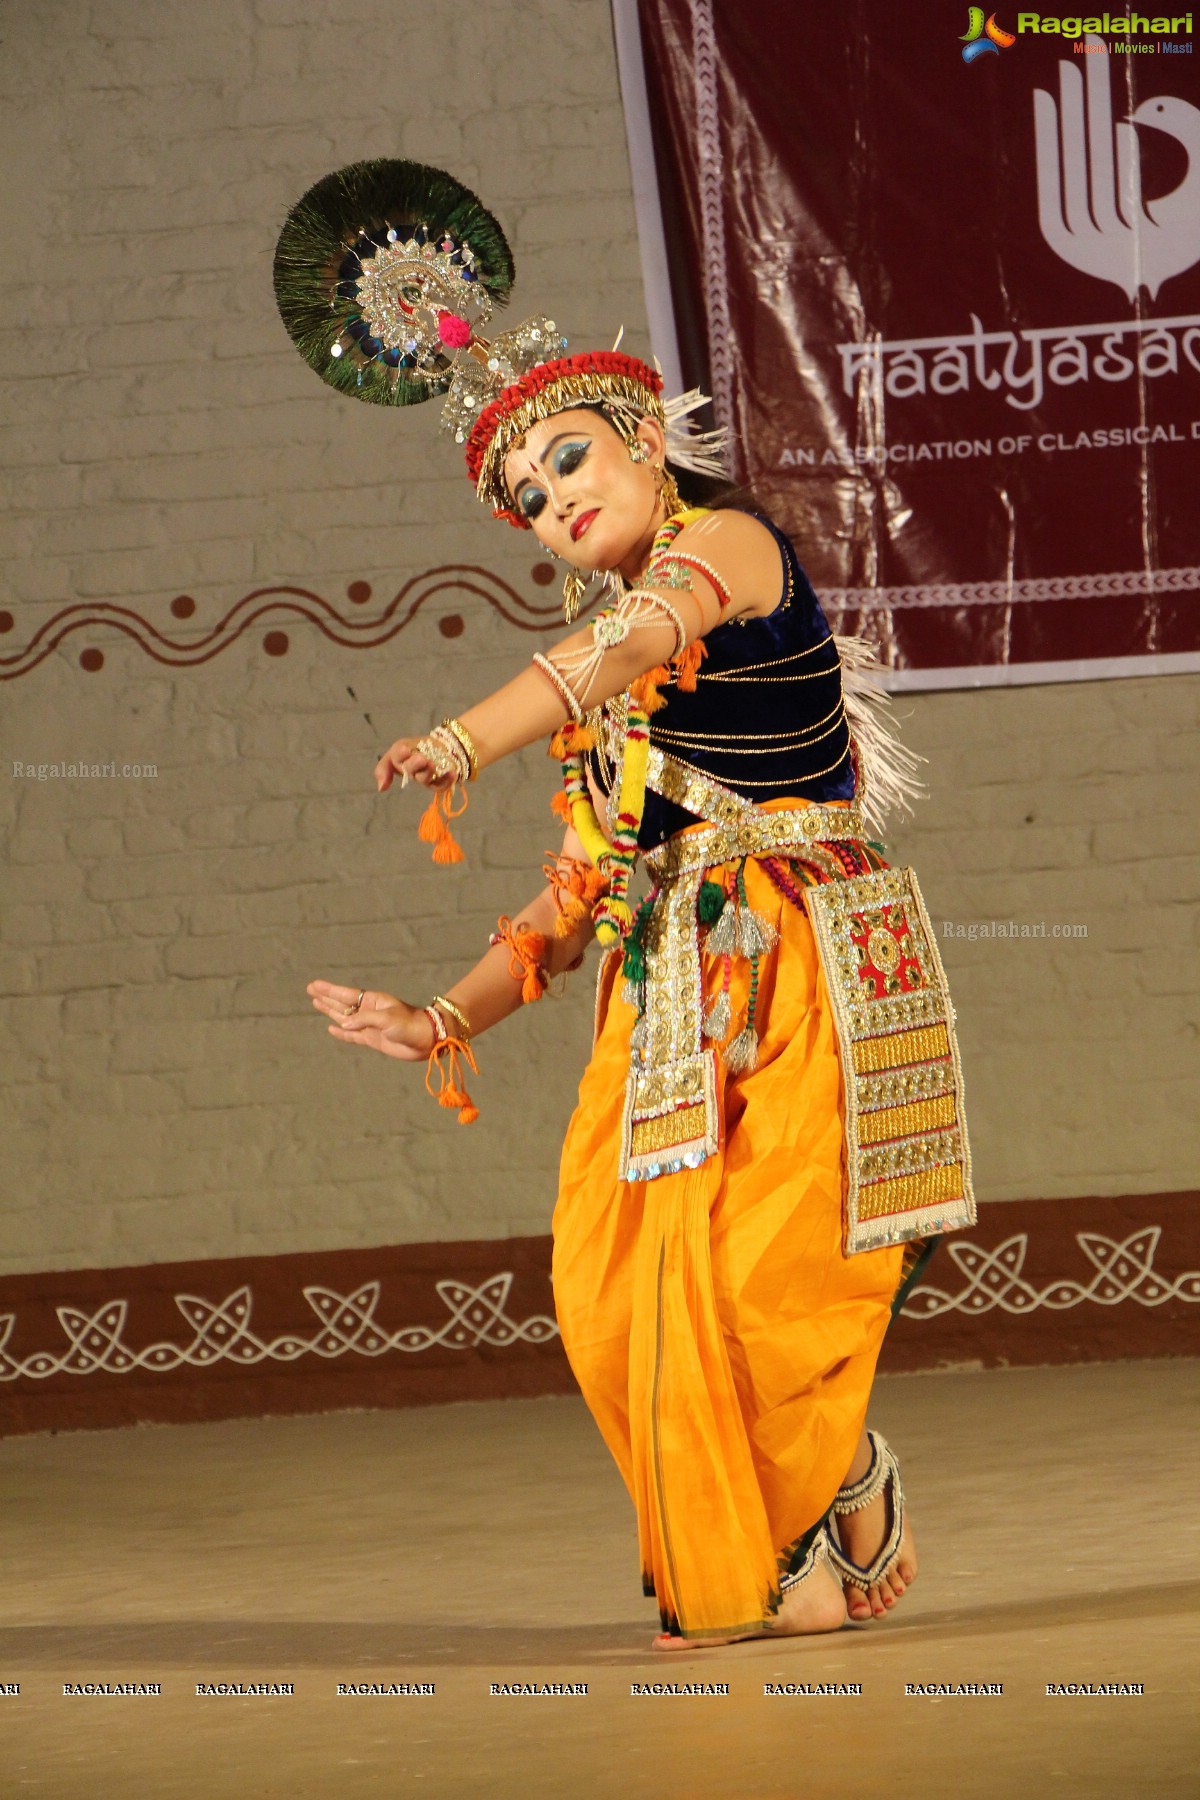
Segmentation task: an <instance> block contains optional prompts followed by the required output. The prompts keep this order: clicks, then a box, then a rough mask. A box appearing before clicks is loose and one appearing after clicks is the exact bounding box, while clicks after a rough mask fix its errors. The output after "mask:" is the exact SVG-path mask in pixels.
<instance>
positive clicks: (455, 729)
mask: <svg viewBox="0 0 1200 1800" xmlns="http://www.w3.org/2000/svg"><path fill="white" fill-rule="evenodd" d="M442 725H443V727H444V728H445V730H447V731H449V732H451V733H452V734H453V735H454V736H455V737H456V738H457V739H458V741H459V743H460V744H461V745H462V747H463V749H464V750H465V751H466V756H467V767H468V769H469V770H470V773H469V774H468V776H467V780H468V781H474V779H475V777H476V776H477V775H478V773H479V752H478V750H477V749H476V748H475V742H474V739H473V738H472V736H471V734H470V732H469V731H468V730H467V728H466V726H465V725H460V724H459V722H458V720H457V719H443V720H442Z"/></svg>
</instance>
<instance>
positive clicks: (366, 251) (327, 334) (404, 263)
mask: <svg viewBox="0 0 1200 1800" xmlns="http://www.w3.org/2000/svg"><path fill="white" fill-rule="evenodd" d="M514 273H515V272H514V268H513V260H512V253H511V251H510V250H509V247H508V243H507V241H506V239H505V236H504V233H503V231H502V230H501V229H500V226H499V224H498V223H497V221H496V220H495V218H493V216H492V214H491V213H490V212H488V210H487V209H486V207H484V206H483V204H482V203H481V202H480V201H479V199H478V198H477V197H476V196H475V195H474V194H473V193H472V192H471V191H470V189H469V188H465V187H463V185H462V184H461V182H458V181H455V180H454V178H453V177H452V176H450V175H447V174H446V173H445V171H444V170H442V169H434V168H429V167H427V166H426V165H425V164H423V163H415V162H401V161H394V160H386V159H379V160H376V161H373V162H360V163H351V164H350V165H349V166H348V167H346V168H344V169H337V170H335V171H334V173H333V174H331V175H326V176H325V177H324V178H323V179H322V180H321V181H318V182H316V183H315V185H314V186H313V187H311V188H309V190H308V192H307V193H306V194H305V195H304V196H303V197H302V198H301V199H300V200H299V201H297V203H296V205H295V206H294V207H293V208H292V210H291V212H290V213H289V214H288V216H287V220H286V222H285V224H284V227H283V230H282V232H281V233H280V236H279V242H278V245H277V246H276V250H275V270H274V275H275V299H276V302H277V304H278V306H279V311H280V314H281V316H282V318H283V322H284V324H285V326H286V327H287V330H288V333H289V335H290V336H291V338H292V341H293V343H294V344H295V345H296V348H297V349H298V350H299V352H300V354H301V355H302V356H303V358H304V360H305V361H306V362H307V363H308V364H309V365H310V366H311V367H312V368H314V369H315V370H316V371H317V374H318V375H320V377H321V379H322V380H323V381H325V382H327V383H328V385H329V386H330V387H332V388H336V389H337V391H338V392H339V393H341V394H347V395H349V396H350V397H351V398H352V399H357V400H368V401H371V402H372V403H373V404H375V405H380V406H413V405H417V404H419V403H420V402H421V401H423V400H429V399H431V398H432V397H433V396H434V395H435V394H445V395H446V403H445V406H444V407H443V409H442V424H443V426H444V427H445V429H446V430H447V431H448V432H449V433H450V434H451V436H452V437H453V438H454V440H455V442H456V443H459V444H466V446H467V451H466V455H467V469H468V472H469V473H470V476H471V479H472V481H473V482H474V484H475V491H476V493H477V494H478V496H479V498H480V500H482V501H484V502H485V503H486V504H489V505H490V506H491V507H492V510H493V511H494V512H495V513H496V515H497V516H498V517H501V518H507V519H509V520H511V521H512V523H513V524H517V525H526V523H527V522H526V521H525V520H524V519H521V518H520V517H519V516H518V515H517V514H516V513H515V512H514V511H513V510H512V508H511V505H510V503H509V494H508V490H507V488H506V487H505V483H504V459H505V457H506V456H507V454H508V452H509V450H511V449H512V448H513V447H514V445H516V444H518V443H520V441H521V440H522V438H524V436H525V434H526V432H528V430H529V429H530V427H531V426H532V425H534V424H535V423H537V422H538V421H539V420H541V419H547V418H551V417H552V416H553V415H554V414H555V413H559V412H563V411H565V410H566V409H567V408H569V407H573V406H596V405H600V406H603V407H604V408H605V410H606V412H608V413H609V414H610V416H611V417H612V418H613V419H614V422H615V423H617V424H618V427H619V428H624V429H625V430H626V431H632V429H634V427H635V426H636V422H637V420H639V419H641V418H645V417H651V418H656V419H657V420H658V421H659V423H660V424H661V425H662V426H663V428H664V430H665V432H666V435H667V460H668V462H671V463H674V464H676V465H677V466H679V467H681V468H688V469H694V470H697V471H699V472H701V473H704V474H710V475H720V474H721V473H722V472H723V470H722V466H721V449H722V444H723V437H722V434H721V433H719V432H703V431H697V430H695V429H694V427H693V424H692V419H691V415H692V414H693V413H694V412H695V411H696V409H697V408H698V407H700V406H703V405H705V404H707V401H706V398H705V396H704V395H703V394H701V393H699V392H698V391H696V390H693V392H691V393H689V394H684V395H681V396H679V397H678V398H676V399H673V400H669V401H667V402H666V403H665V404H664V402H663V399H662V377H661V376H660V375H659V373H658V371H657V370H656V369H653V368H651V367H650V366H649V364H647V363H644V362H641V361H639V360H638V358H637V357H634V356H625V355H621V354H619V353H618V352H617V351H616V350H610V351H603V350H601V351H589V352H585V353H584V354H582V355H576V356H566V355H565V354H564V352H565V351H566V350H567V348H568V344H567V339H566V338H565V337H564V336H563V335H562V334H561V332H560V331H559V328H558V326H557V325H556V324H555V322H554V320H553V319H548V318H545V317H544V316H541V315H539V316H535V317H533V318H530V319H525V320H523V321H522V323H521V324H519V325H516V326H514V327H513V328H512V329H511V330H509V331H506V332H503V333H501V334H500V335H499V336H497V337H495V338H492V339H490V340H489V339H488V338H485V337H484V336H482V335H481V333H482V328H483V327H484V326H485V325H487V324H488V323H489V321H490V319H491V316H492V310H493V307H494V306H496V305H501V306H502V305H504V303H505V302H506V301H507V299H508V296H509V293H510V292H511V289H512V284H513V280H514Z"/></svg>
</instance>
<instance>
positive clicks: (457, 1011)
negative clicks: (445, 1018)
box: [433, 994, 471, 1041]
mask: <svg viewBox="0 0 1200 1800" xmlns="http://www.w3.org/2000/svg"><path fill="white" fill-rule="evenodd" d="M433 1004H434V1006H437V1007H440V1008H441V1010H442V1011H443V1012H444V1013H449V1015H450V1017H451V1018H452V1019H453V1020H454V1022H455V1024H456V1025H460V1026H461V1027H462V1034H463V1039H464V1041H469V1040H470V1036H471V1021H470V1019H468V1017H467V1015H466V1013H465V1012H464V1011H463V1009H462V1007H461V1006H455V1004H454V1002H453V1000H447V998H446V996H445V994H435V995H434V996H433Z"/></svg>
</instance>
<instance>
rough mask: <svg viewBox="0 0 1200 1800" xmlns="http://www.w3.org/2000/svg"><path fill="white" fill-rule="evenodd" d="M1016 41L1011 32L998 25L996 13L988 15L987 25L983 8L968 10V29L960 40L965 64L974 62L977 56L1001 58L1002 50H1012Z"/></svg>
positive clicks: (972, 7) (974, 7) (971, 7)
mask: <svg viewBox="0 0 1200 1800" xmlns="http://www.w3.org/2000/svg"><path fill="white" fill-rule="evenodd" d="M1016 41H1017V40H1016V38H1015V37H1014V36H1013V34H1012V32H1011V31H1005V30H1003V29H1002V27H1001V26H999V25H997V23H996V15H995V13H990V14H989V15H988V19H987V23H986V24H985V23H984V18H983V8H982V6H969V7H968V8H967V29H966V30H965V31H964V32H963V34H962V37H961V38H960V39H959V42H960V44H961V45H962V47H963V61H964V62H965V63H972V62H974V61H975V58H976V57H977V56H999V54H1000V52H1001V50H1009V49H1011V48H1012V46H1013V45H1014V44H1015V43H1016Z"/></svg>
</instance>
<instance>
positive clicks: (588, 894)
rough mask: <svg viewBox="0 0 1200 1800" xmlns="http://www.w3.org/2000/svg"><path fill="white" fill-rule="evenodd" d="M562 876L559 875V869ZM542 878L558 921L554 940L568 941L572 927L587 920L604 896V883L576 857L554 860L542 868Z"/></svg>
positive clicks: (591, 867) (602, 878) (586, 864)
mask: <svg viewBox="0 0 1200 1800" xmlns="http://www.w3.org/2000/svg"><path fill="white" fill-rule="evenodd" d="M564 868H565V869H566V874H563V872H562V871H563V869H564ZM542 874H543V875H544V876H545V877H546V881H547V883H548V884H549V888H550V893H551V896H552V897H553V900H554V906H555V910H556V911H557V913H558V918H557V919H556V920H555V922H554V935H555V937H560V938H562V937H570V935H571V933H572V931H573V930H574V928H575V926H576V925H578V924H579V923H580V921H581V920H582V919H585V918H587V916H588V915H589V914H590V912H591V910H592V907H593V905H594V904H595V902H596V901H597V900H598V899H599V898H600V896H601V894H606V893H607V892H608V879H607V877H606V876H604V875H602V874H601V872H600V870H599V869H597V868H595V867H593V865H592V864H591V863H586V862H581V861H580V859H579V857H577V856H554V857H550V859H549V860H548V861H546V862H544V863H543V864H542Z"/></svg>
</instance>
